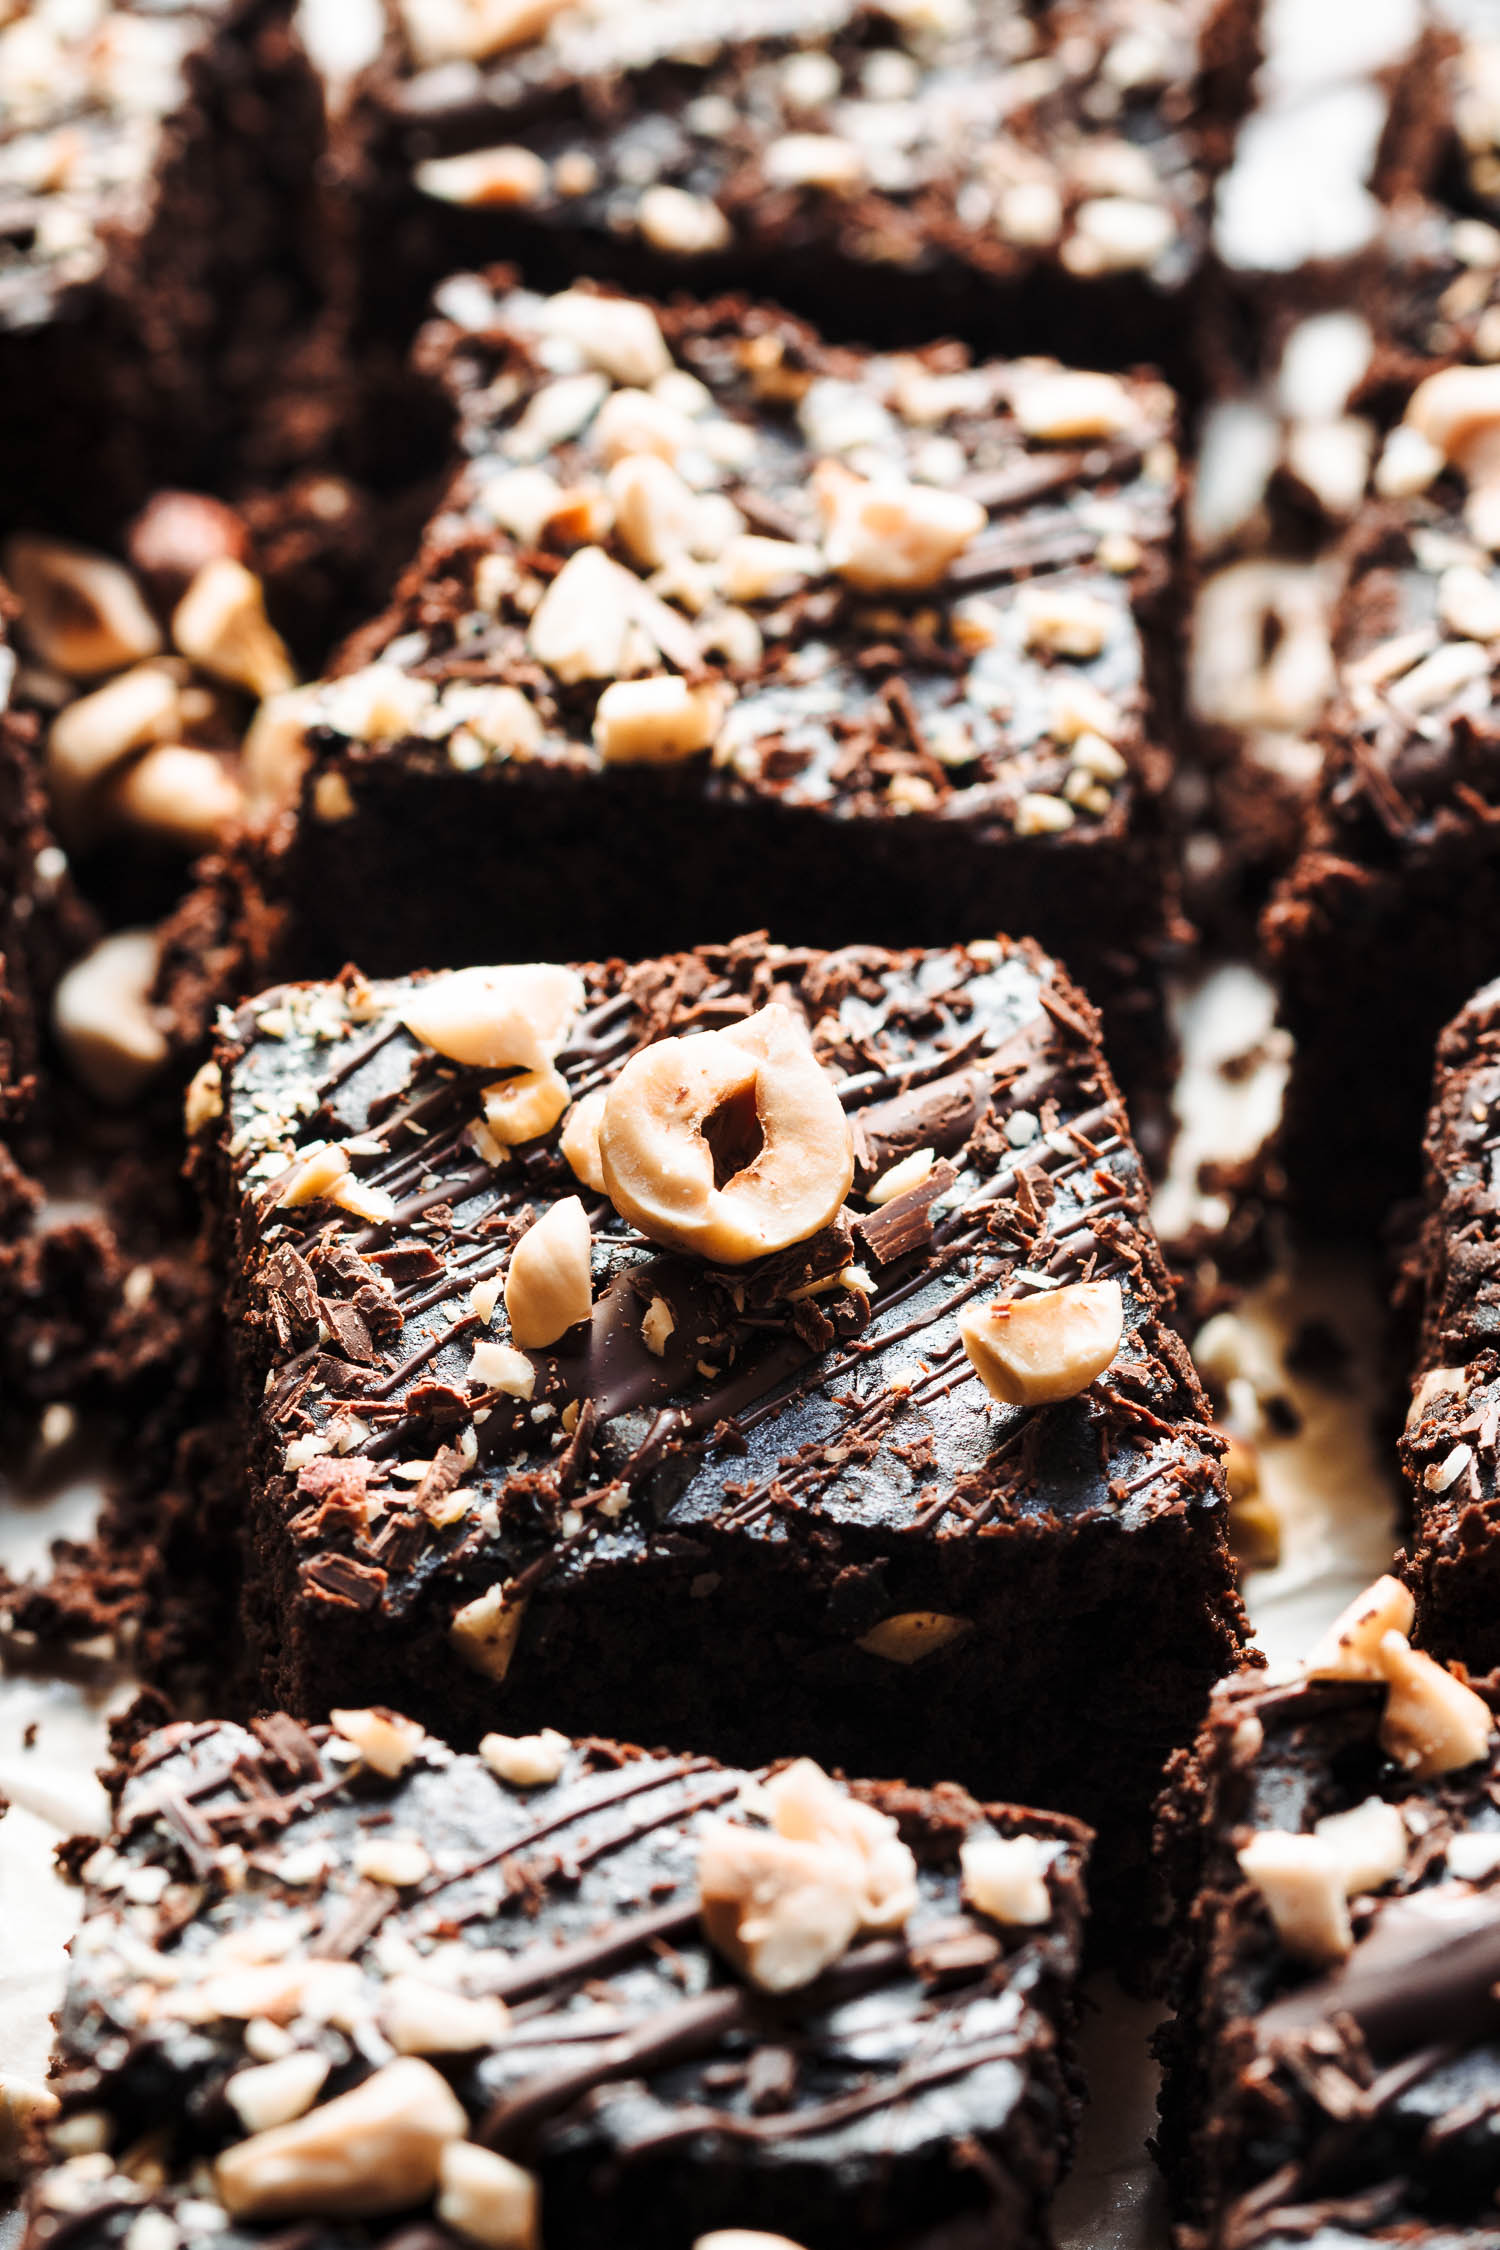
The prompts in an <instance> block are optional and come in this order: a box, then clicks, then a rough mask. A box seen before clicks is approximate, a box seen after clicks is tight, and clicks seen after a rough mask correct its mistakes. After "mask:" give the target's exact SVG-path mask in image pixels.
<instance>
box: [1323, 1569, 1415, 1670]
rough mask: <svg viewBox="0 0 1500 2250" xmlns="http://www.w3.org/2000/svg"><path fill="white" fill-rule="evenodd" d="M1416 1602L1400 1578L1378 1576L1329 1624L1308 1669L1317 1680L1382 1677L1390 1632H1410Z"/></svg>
mask: <svg viewBox="0 0 1500 2250" xmlns="http://www.w3.org/2000/svg"><path fill="white" fill-rule="evenodd" d="M1415 1616H1416V1603H1415V1602H1414V1601H1413V1600H1412V1597H1411V1595H1410V1593H1409V1592H1408V1591H1407V1589H1406V1587H1405V1586H1403V1585H1402V1583H1401V1581H1400V1579H1399V1578H1391V1577H1385V1578H1377V1579H1376V1581H1375V1583H1374V1585H1373V1586H1369V1587H1366V1589H1365V1591H1364V1592H1363V1593H1362V1594H1360V1595H1357V1596H1356V1598H1355V1599H1354V1600H1353V1601H1352V1602H1351V1603H1350V1604H1349V1606H1348V1608H1347V1609H1345V1610H1343V1611H1342V1612H1341V1613H1340V1614H1339V1616H1337V1617H1336V1618H1335V1619H1334V1621H1333V1623H1332V1624H1331V1625H1330V1626H1329V1628H1328V1630H1327V1632H1326V1633H1325V1634H1324V1635H1323V1637H1322V1639H1321V1640H1320V1641H1319V1642H1318V1643H1317V1645H1316V1647H1315V1648H1314V1649H1313V1651H1312V1654H1311V1655H1310V1656H1309V1657H1308V1659H1307V1661H1306V1663H1305V1665H1304V1666H1303V1669H1304V1671H1305V1672H1306V1673H1307V1675H1308V1677H1309V1679H1314V1680H1378V1679H1379V1678H1380V1677H1381V1666H1380V1648H1381V1643H1382V1641H1383V1640H1384V1638H1385V1636H1386V1634H1387V1633H1393V1632H1394V1633H1409V1632H1410V1631H1411V1627H1412V1620H1413V1618H1414V1617H1415Z"/></svg>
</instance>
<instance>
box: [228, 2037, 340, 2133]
mask: <svg viewBox="0 0 1500 2250" xmlns="http://www.w3.org/2000/svg"><path fill="white" fill-rule="evenodd" d="M328 2067H329V2066H328V2057H327V2056H326V2055H317V2054H314V2053H313V2052H312V2051H311V2050H310V2049H309V2048H299V2049H297V2050H295V2051H294V2052H293V2053H292V2054H289V2055H281V2056H279V2057H278V2058H277V2059H276V2061H274V2062H268V2063H262V2064H261V2065H260V2067H259V2068H258V2069H255V2070H237V2071H236V2072H235V2074H234V2076H233V2077H232V2078H231V2079H229V2080H227V2081H226V2083H225V2087H224V2098H225V2100H226V2101H227V2102H228V2104H229V2106H230V2108H231V2109H232V2110H233V2111H234V2113H235V2116H236V2117H237V2118H238V2119H239V2121H240V2123H241V2124H242V2125H243V2126H244V2128H245V2131H246V2132H247V2133H263V2132H265V2131H266V2130H267V2128H268V2127H270V2126H272V2125H289V2124H290V2123H291V2121H292V2119H293V2118H294V2117H301V2116H302V2115H303V2114H304V2113H305V2112H306V2111H307V2110H309V2109H311V2108H312V2105H313V2103H314V2102H315V2101H316V2100H317V2098H318V2096H319V2094H320V2093H321V2092H322V2091H323V2081H324V2079H325V2078H326V2077H327V2076H328Z"/></svg>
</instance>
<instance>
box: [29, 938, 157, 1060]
mask: <svg viewBox="0 0 1500 2250" xmlns="http://www.w3.org/2000/svg"><path fill="white" fill-rule="evenodd" d="M158 961H159V954H158V949H157V943H156V937H155V934H154V932H152V931H150V930H117V931H116V932H115V933H114V935H113V936H112V937H107V938H101V939H100V941H99V943H98V944H97V945H96V946H95V947H94V948H93V949H92V951H91V952H88V953H86V954H85V955H84V956H83V958H82V960H81V961H75V962H74V964H73V966H72V968H70V969H69V970H68V971H67V972H66V974H65V975H64V976H62V977H61V978H60V979H59V980H58V985H57V990H56V991H55V993H54V994H53V996H52V1028H53V1030H54V1031H55V1032H56V1034H57V1042H58V1045H59V1046H60V1047H61V1048H62V1051H63V1053H64V1055H65V1056H66V1057H67V1059H68V1063H69V1065H70V1067H71V1068H72V1069H73V1070H74V1071H75V1072H76V1073H77V1075H78V1077H79V1078H81V1079H82V1080H83V1083H84V1084H85V1086H87V1087H88V1088H89V1090H90V1092H91V1093H94V1094H97V1095H98V1096H99V1098H100V1100H101V1101H106V1102H128V1101H131V1100H133V1099H134V1097H135V1096H136V1095H137V1094H138V1093H139V1092H140V1091H141V1089H142V1087H143V1086H145V1084H146V1082H147V1081H148V1079H150V1078H151V1077H153V1076H154V1074H155V1073H156V1072H157V1071H158V1070H159V1069H160V1068H161V1066H162V1064H163V1063H164V1062H165V1061H166V1059H167V1054H168V1044H167V1038H166V1034H165V1032H164V1031H163V1030H162V1028H161V1025H160V1024H159V1023H158V1021H157V1018H156V1015H155V1012H154V1010H153V1009H152V1006H151V990H152V987H153V985H154V984H155V982H156V973H157V967H158Z"/></svg>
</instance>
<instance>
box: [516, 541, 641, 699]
mask: <svg viewBox="0 0 1500 2250" xmlns="http://www.w3.org/2000/svg"><path fill="white" fill-rule="evenodd" d="M635 601H636V585H635V582H634V581H633V580H632V578H631V576H630V573H629V571H628V570H622V568H621V567H620V565H619V564H618V563H617V562H615V561H613V560H612V559H611V557H610V556H608V555H607V554H606V553H605V552H604V549H603V548H602V547H580V548H579V550H578V552H577V554H575V555H570V556H569V557H568V560H567V561H566V562H565V563H564V564H563V567H562V569H561V570H560V571H559V572H558V574H557V576H556V577H555V578H554V579H553V581H552V583H551V585H550V586H549V587H548V588H547V591H546V593H545V594H544V595H543V596H542V599H541V601H540V602H539V603H538V604H537V607H536V611H535V613H534V615H533V617H532V620H531V624H530V626H529V628H528V630H527V635H526V646H527V648H528V649H529V650H530V652H531V654H532V655H533V656H534V657H535V658H536V660H537V662H538V664H545V665H546V667H547V669H548V671H549V672H551V673H553V674H554V675H555V676H556V677H557V678H558V679H559V680H562V681H563V682H564V683H565V684H568V685H571V684H573V683H574V682H576V681H578V680H618V679H620V678H622V677H623V676H624V675H625V674H626V673H628V672H631V671H639V670H640V669H641V668H642V667H641V665H640V664H639V663H637V662H636V661H635V659H634V657H633V655H632V647H633V645H634V644H635V643H636V641H637V640H638V639H639V627H638V626H637V624H636V621H635Z"/></svg>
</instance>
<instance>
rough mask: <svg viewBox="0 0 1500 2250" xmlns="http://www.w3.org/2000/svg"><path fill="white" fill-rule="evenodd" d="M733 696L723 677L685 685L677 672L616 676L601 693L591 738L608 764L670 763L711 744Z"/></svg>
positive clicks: (652, 764) (654, 764)
mask: <svg viewBox="0 0 1500 2250" xmlns="http://www.w3.org/2000/svg"><path fill="white" fill-rule="evenodd" d="M733 700H734V691H733V690H732V689H731V688H729V687H728V686H726V685H725V684H724V683H723V682H722V681H718V680H714V681H710V682H709V683H708V684H707V685H705V686H703V687H689V686H688V683H687V681H686V680H684V679H680V678H679V677H678V675H677V674H676V673H675V672H662V673H653V674H652V675H651V676H650V678H649V679H644V680H615V681H614V682H613V683H612V684H611V685H610V686H609V687H607V688H606V689H605V690H604V693H603V694H602V695H601V696H600V698H599V703H598V707H597V709H596V711H595V713H594V741H595V743H596V745H597V746H598V750H599V755H600V757H601V758H602V759H603V760H604V763H605V764H606V765H607V766H646V765H650V766H656V765H670V764H671V763H673V762H674V761H675V760H676V759H678V758H691V757H693V756H695V755H696V754H697V752H698V751H700V750H711V749H712V748H713V746H714V743H715V741H716V740H717V739H718V734H719V729H720V728H721V727H722V726H723V724H724V714H725V712H726V710H727V709H728V707H729V705H730V703H732V702H733Z"/></svg>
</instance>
